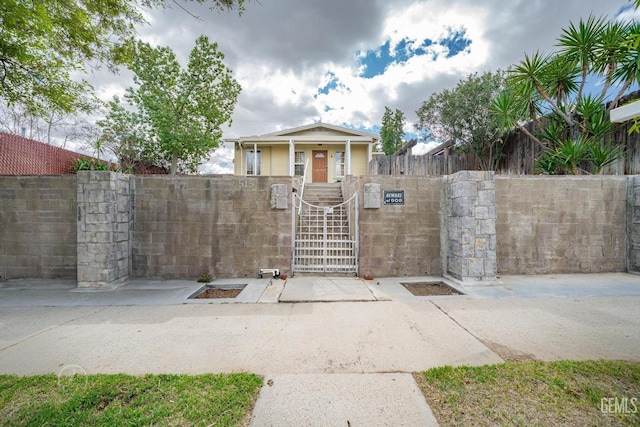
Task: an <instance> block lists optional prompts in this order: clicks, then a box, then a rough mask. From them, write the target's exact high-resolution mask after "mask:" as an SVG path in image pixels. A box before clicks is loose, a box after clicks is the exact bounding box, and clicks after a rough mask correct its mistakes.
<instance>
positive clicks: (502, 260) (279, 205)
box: [0, 172, 640, 284]
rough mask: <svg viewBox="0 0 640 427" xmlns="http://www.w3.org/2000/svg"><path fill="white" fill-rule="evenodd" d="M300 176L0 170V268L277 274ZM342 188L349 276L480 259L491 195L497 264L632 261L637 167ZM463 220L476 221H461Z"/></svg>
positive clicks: (51, 273) (285, 258)
mask: <svg viewBox="0 0 640 427" xmlns="http://www.w3.org/2000/svg"><path fill="white" fill-rule="evenodd" d="M467 175H469V176H467ZM83 177H84V178H83ZM86 177H89V179H88V180H86V179H85V178H86ZM465 177H466V178H465ZM103 178H104V179H103ZM467 178H468V179H467ZM463 181H464V184H465V185H462V186H459V185H458V184H460V183H462V182H463ZM126 182H129V185H127V184H126ZM299 182H300V179H299V178H293V177H265V176H263V177H250V178H244V177H233V176H214V177H192V176H189V177H185V176H178V177H171V176H166V175H165V176H135V177H130V176H125V175H121V174H115V173H111V172H86V175H83V174H80V175H79V176H77V177H76V176H73V175H72V176H0V276H1V278H2V279H17V278H45V279H46V278H64V279H75V278H76V277H77V278H78V282H79V283H82V282H87V283H89V282H91V283H93V284H101V283H108V282H109V281H112V280H118V279H119V278H123V277H126V276H127V274H128V275H130V276H132V275H133V276H148V277H161V278H196V277H198V276H199V275H200V274H201V273H203V272H210V273H212V274H213V275H215V276H216V277H243V276H248V277H252V276H254V275H255V274H256V273H257V271H258V269H260V268H280V269H281V270H282V271H283V272H284V273H289V272H290V263H291V232H292V230H291V221H292V215H291V214H292V212H291V203H292V202H291V190H292V188H299ZM492 183H493V184H494V185H495V193H493V192H492V191H491V190H492V188H491V187H492ZM94 184H95V185H94ZM274 186H275V187H277V191H274ZM342 186H343V192H344V195H345V197H346V198H348V197H350V196H351V195H352V194H354V193H355V192H356V191H357V192H358V193H359V205H360V222H359V224H360V258H359V263H360V274H361V275H365V274H371V275H373V276H377V277H383V276H400V277H402V276H423V275H440V274H443V273H449V274H456V272H458V270H457V267H456V265H455V264H454V263H452V262H450V261H451V260H450V259H449V258H452V256H454V257H462V259H465V258H466V259H468V260H470V261H473V260H472V259H473V258H482V259H483V265H484V266H485V270H487V268H486V267H487V266H489V267H491V265H490V264H491V261H492V255H491V253H490V252H491V249H492V242H493V240H492V239H491V238H490V235H491V230H489V229H488V228H487V227H486V226H485V225H486V224H484V223H481V222H478V221H479V220H482V219H484V218H482V216H483V215H485V214H486V215H487V216H488V218H487V219H490V217H491V199H492V196H493V197H495V205H494V209H495V221H496V224H495V237H496V239H495V240H496V242H497V244H496V254H497V257H496V258H497V266H498V271H499V272H500V273H501V274H558V273H595V272H616V271H638V270H640V261H638V260H640V249H639V248H640V243H638V242H640V237H638V236H640V225H639V224H640V219H639V218H640V214H639V213H638V212H640V208H638V207H639V206H640V201H639V200H640V196H639V195H640V177H638V176H633V177H621V176H602V177H565V176H563V177H511V176H496V177H495V179H493V180H492V179H489V178H488V177H487V176H485V178H483V179H479V178H477V173H475V175H474V174H473V173H471V172H462V173H460V174H455V175H453V176H451V177H445V178H441V177H435V178H433V177H419V176H403V177H383V176H368V177H352V176H351V177H345V179H344V180H343V184H342ZM375 186H377V187H375ZM454 186H457V187H460V188H457V187H456V188H454ZM474 186H475V187H474ZM374 187H375V188H376V189H377V190H376V191H377V193H376V194H373V195H374V196H377V198H376V199H377V201H378V204H377V206H373V207H372V204H371V201H370V200H369V202H368V203H367V202H366V194H365V190H366V189H369V190H371V189H372V188H374ZM474 188H475V189H474ZM133 190H135V193H134V192H133ZM384 190H404V191H405V204H404V205H401V206H391V205H384V204H383V203H382V202H381V198H382V192H383V191H384ZM472 190H473V191H472ZM472 192H475V193H477V197H476V195H474V194H475V193H474V194H472ZM371 194H372V193H371V192H369V195H371ZM127 200H128V202H127ZM92 204H94V206H90V205H92ZM374 205H375V204H374ZM134 206H135V222H132V221H133V220H132V219H131V217H132V215H133V212H134ZM365 206H367V207H365ZM89 208H91V209H93V208H95V210H93V211H90V209H89ZM127 209H128V210H127ZM89 214H91V215H93V216H92V217H91V218H90V216H89ZM457 218H460V219H459V220H458V219H457ZM472 220H473V221H474V222H473V225H474V227H475V229H474V227H471V226H470V225H469V226H468V224H467V223H468V222H469V224H470V221H472ZM132 223H133V226H134V231H133V232H132V231H131V224H132ZM464 230H468V231H469V232H468V233H467V232H466V231H464ZM471 232H473V233H475V234H473V233H472V234H473V235H471V234H469V233H471ZM83 233H84V234H83ZM127 236H128V240H127ZM483 239H484V240H483ZM93 243H95V244H96V245H90V244H93ZM472 243H473V244H472ZM485 243H486V246H483V245H485ZM465 245H466V246H465ZM94 246H95V247H94ZM458 246H459V247H458ZM456 248H457V249H456ZM103 249H104V250H105V251H103ZM127 250H129V251H132V255H131V259H130V260H129V259H128V255H127ZM456 251H457V252H456ZM130 253H131V252H130ZM101 254H102V255H104V257H103V256H102V255H101ZM112 255H113V256H112ZM87 256H88V257H87ZM92 257H93V258H92ZM103 261H104V262H106V265H107V267H105V268H106V269H107V270H109V271H112V273H108V274H107V276H104V278H103V277H102V276H100V277H88V279H87V280H84V279H83V277H85V276H83V273H81V271H80V270H81V269H82V268H85V271H91V270H95V271H97V272H99V271H101V270H102V269H103V267H101V265H102V264H100V263H102V262H103ZM474 262H475V261H474ZM485 262H486V263H485ZM127 264H128V265H127ZM460 265H462V264H460ZM489 270H490V269H489ZM471 273H472V271H471V270H469V271H467V273H465V271H464V270H463V269H460V271H459V275H460V276H461V277H463V276H465V274H466V275H467V276H468V277H471V278H473V274H471ZM485 273H486V271H485ZM96 274H97V273H96ZM111 274H113V275H111ZM484 276H486V277H488V276H487V275H486V274H485V275H484ZM484 276H483V277H481V278H480V279H482V278H484V279H485V280H489V279H487V278H486V277H484ZM85 278H86V277H85Z"/></svg>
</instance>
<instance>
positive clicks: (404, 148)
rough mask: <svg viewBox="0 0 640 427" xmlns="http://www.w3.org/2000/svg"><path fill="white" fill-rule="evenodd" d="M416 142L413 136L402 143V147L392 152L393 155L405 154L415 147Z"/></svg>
mask: <svg viewBox="0 0 640 427" xmlns="http://www.w3.org/2000/svg"><path fill="white" fill-rule="evenodd" d="M417 144H418V140H417V139H416V138H413V139H411V140H409V141H407V142H405V143H404V144H402V147H400V148H399V149H398V151H396V152H395V153H393V155H394V156H400V155H404V154H407V153H408V152H409V150H410V149H411V148H413V147H415V146H416V145H417Z"/></svg>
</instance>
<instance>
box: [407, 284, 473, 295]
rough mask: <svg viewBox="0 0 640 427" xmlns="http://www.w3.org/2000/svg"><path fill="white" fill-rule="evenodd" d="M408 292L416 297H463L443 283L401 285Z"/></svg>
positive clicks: (460, 293)
mask: <svg viewBox="0 0 640 427" xmlns="http://www.w3.org/2000/svg"><path fill="white" fill-rule="evenodd" d="M401 285H402V286H404V287H405V288H406V289H407V290H408V291H409V292H411V293H412V294H413V295H415V296H417V297H427V296H438V295H464V294H463V293H462V292H459V291H457V290H456V289H453V288H452V287H451V286H449V285H447V284H446V283H444V282H414V283H401Z"/></svg>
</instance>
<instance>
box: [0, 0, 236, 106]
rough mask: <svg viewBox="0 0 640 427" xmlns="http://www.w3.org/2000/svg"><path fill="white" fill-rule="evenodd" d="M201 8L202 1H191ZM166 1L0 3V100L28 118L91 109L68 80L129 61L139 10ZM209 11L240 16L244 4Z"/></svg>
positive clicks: (85, 90)
mask: <svg viewBox="0 0 640 427" xmlns="http://www.w3.org/2000/svg"><path fill="white" fill-rule="evenodd" d="M193 1H195V2H198V3H207V2H208V0H193ZM167 3H168V0H137V1H136V0H56V1H23V0H0V98H1V99H2V100H4V101H5V102H6V103H7V104H8V105H9V106H10V107H11V106H13V105H14V104H22V105H24V106H26V107H27V108H28V109H29V111H30V113H31V114H35V115H45V113H47V112H50V111H55V112H65V113H69V112H79V111H87V110H92V109H94V108H95V102H94V99H93V97H92V88H91V86H90V85H89V84H88V83H87V82H86V81H85V80H81V81H76V80H75V79H74V78H73V74H74V73H77V72H81V73H83V72H86V71H87V68H88V67H91V66H99V65H101V64H106V65H107V66H108V67H109V68H110V69H115V68H116V67H117V66H119V65H122V64H126V63H128V62H129V61H130V59H131V54H132V50H131V47H132V42H131V39H132V37H133V36H135V26H136V25H139V24H144V23H145V21H144V17H143V15H142V12H141V9H140V7H147V8H153V7H166V5H167ZM211 3H212V6H211V8H213V9H218V10H230V9H234V8H237V9H238V10H239V11H240V12H241V11H242V10H243V4H244V0H211Z"/></svg>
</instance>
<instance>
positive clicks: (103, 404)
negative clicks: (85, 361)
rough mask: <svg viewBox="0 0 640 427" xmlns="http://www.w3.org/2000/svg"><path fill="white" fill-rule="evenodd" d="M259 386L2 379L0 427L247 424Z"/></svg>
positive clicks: (174, 379)
mask: <svg viewBox="0 0 640 427" xmlns="http://www.w3.org/2000/svg"><path fill="white" fill-rule="evenodd" d="M261 385H262V378H261V377H259V376H257V375H251V374H219V375H213V374H207V375H194V376H192V375H145V376H132V375H74V376H62V377H60V378H58V376H56V375H37V376H30V377H18V376H13V375H0V425H11V426H14V425H33V426H42V425H51V426H54V425H59V426H63V425H64V426H86V425H92V426H116V425H132V426H137V425H171V426H210V425H216V426H236V425H243V424H246V423H247V421H248V419H249V417H250V416H251V410H252V409H253V405H254V403H255V400H256V399H257V396H258V392H259V391H260V387H261Z"/></svg>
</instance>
